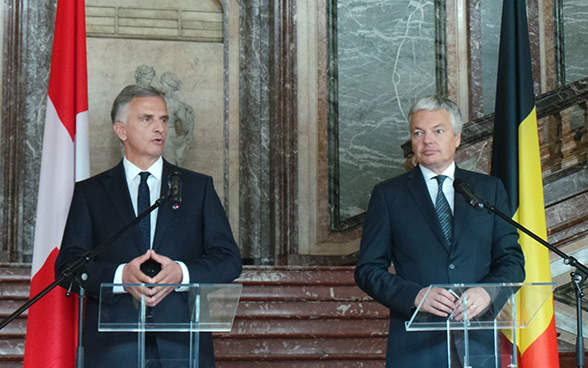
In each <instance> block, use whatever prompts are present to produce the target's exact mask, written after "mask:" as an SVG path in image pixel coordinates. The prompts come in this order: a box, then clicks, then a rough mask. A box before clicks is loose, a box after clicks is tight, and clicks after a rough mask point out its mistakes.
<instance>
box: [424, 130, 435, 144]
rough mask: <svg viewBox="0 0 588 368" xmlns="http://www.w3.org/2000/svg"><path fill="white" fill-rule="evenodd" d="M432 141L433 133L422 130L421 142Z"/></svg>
mask: <svg viewBox="0 0 588 368" xmlns="http://www.w3.org/2000/svg"><path fill="white" fill-rule="evenodd" d="M432 141H433V134H431V133H427V132H424V133H423V142H425V143H431V142H432Z"/></svg>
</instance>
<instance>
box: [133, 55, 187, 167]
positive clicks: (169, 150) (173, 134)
mask: <svg viewBox="0 0 588 368" xmlns="http://www.w3.org/2000/svg"><path fill="white" fill-rule="evenodd" d="M155 75H156V72H155V69H154V68H153V67H151V66H148V65H141V66H138V67H137V68H136V69H135V82H136V84H139V85H142V86H152V87H155V88H157V89H159V90H160V91H161V92H163V94H164V95H165V102H166V104H167V110H168V114H169V120H168V128H169V133H168V136H167V140H166V142H165V147H164V149H163V157H165V159H166V160H168V161H169V162H171V163H172V164H174V165H178V166H181V165H182V163H183V161H184V159H185V158H186V155H187V153H188V149H189V147H190V142H191V140H192V137H193V135H194V122H195V114H194V109H193V108H192V106H190V105H188V104H187V103H185V102H183V101H180V99H179V98H178V97H177V95H176V93H177V92H178V91H180V90H181V88H182V81H181V80H180V78H178V76H177V75H176V74H174V73H172V72H165V73H163V74H162V75H161V77H160V83H159V85H157V84H158V83H157V80H155Z"/></svg>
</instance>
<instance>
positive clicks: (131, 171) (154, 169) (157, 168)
mask: <svg viewBox="0 0 588 368" xmlns="http://www.w3.org/2000/svg"><path fill="white" fill-rule="evenodd" d="M123 166H124V168H125V176H126V178H127V182H131V181H132V180H133V179H135V177H136V176H137V175H139V173H140V172H142V171H149V173H150V174H151V175H153V176H154V177H155V178H156V179H157V180H159V181H161V176H162V175H163V159H162V158H161V156H160V157H159V158H158V159H157V161H155V162H154V163H153V165H151V166H150V167H149V168H148V169H147V170H141V169H139V168H138V167H137V166H135V164H133V163H132V162H131V161H129V160H128V159H127V158H126V157H124V158H123Z"/></svg>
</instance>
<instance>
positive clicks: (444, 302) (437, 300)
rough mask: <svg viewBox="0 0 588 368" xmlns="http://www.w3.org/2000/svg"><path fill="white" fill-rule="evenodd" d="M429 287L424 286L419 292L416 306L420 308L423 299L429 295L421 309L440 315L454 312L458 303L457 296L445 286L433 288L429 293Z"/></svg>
mask: <svg viewBox="0 0 588 368" xmlns="http://www.w3.org/2000/svg"><path fill="white" fill-rule="evenodd" d="M427 290H429V288H428V287H427V288H423V289H421V291H419V293H418V294H417V297H416V299H415V300H414V306H415V307H416V308H418V306H419V304H421V301H422V300H423V298H424V297H425V295H427V298H426V299H425V301H424V302H423V305H422V306H421V309H420V310H421V311H423V312H428V313H431V314H434V315H436V316H439V317H447V316H449V315H450V314H451V312H453V310H454V309H455V308H456V306H457V304H456V303H455V301H456V300H457V298H456V297H455V296H454V295H453V294H452V293H451V292H449V290H446V289H443V288H431V291H430V292H429V294H427Z"/></svg>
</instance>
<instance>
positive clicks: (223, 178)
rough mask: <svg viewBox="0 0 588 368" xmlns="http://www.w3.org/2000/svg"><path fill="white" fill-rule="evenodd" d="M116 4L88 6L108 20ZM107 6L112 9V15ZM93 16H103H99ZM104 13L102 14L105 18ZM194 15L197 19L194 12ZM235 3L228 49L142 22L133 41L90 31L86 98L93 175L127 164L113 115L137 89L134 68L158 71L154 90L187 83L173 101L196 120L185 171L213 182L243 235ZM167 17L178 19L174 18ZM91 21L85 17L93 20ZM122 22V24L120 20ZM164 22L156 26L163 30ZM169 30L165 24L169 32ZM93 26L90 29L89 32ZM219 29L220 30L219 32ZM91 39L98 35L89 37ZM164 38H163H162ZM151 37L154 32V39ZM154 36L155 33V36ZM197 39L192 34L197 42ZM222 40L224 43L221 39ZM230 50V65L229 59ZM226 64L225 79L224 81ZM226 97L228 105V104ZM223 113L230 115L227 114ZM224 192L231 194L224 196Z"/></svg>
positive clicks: (198, 5) (214, 4)
mask: <svg viewBox="0 0 588 368" xmlns="http://www.w3.org/2000/svg"><path fill="white" fill-rule="evenodd" d="M117 3H120V2H116V1H111V0H91V1H87V2H86V6H87V7H88V6H89V7H94V10H92V11H90V12H87V13H92V14H109V13H108V11H106V12H102V10H100V9H101V8H100V7H102V9H111V7H115V6H117ZM124 6H125V9H127V11H129V9H131V10H132V8H133V7H134V6H136V7H137V9H139V8H141V9H143V10H145V9H147V10H148V11H145V12H144V13H142V14H143V15H144V14H146V16H149V12H152V11H153V9H168V8H169V9H180V10H187V11H194V10H196V11H204V12H206V11H215V9H216V11H217V14H218V9H221V13H220V14H223V13H222V5H220V3H219V2H218V1H216V0H206V1H199V2H194V1H188V0H178V1H171V0H170V1H152V0H149V1H144V0H141V1H127V2H125V3H124ZM109 7H110V8H109ZM96 9H98V10H100V11H97V10H96ZM100 12H102V13H100ZM193 13H194V12H193ZM238 13H239V10H238V6H237V3H236V1H227V17H223V20H228V22H229V23H228V24H226V25H224V24H223V27H224V26H226V29H227V30H228V36H227V37H226V39H225V43H222V42H199V41H198V40H194V39H193V37H192V38H190V39H189V40H182V37H177V36H174V35H172V33H173V32H172V33H170V29H171V28H170V29H167V31H166V32H167V36H165V37H162V36H161V35H159V36H149V33H150V32H151V31H152V30H150V26H152V24H151V23H150V22H146V21H145V19H144V22H143V23H137V24H135V25H133V27H135V28H136V30H135V31H133V33H134V35H125V34H119V33H117V34H113V35H111V36H109V35H108V33H107V31H108V30H109V29H110V28H108V27H107V28H104V29H105V31H104V33H100V30H101V29H102V28H96V27H94V28H93V30H92V31H90V28H88V38H87V50H88V51H87V54H88V99H89V125H90V128H89V132H90V133H89V134H90V169H91V174H92V175H95V174H97V173H99V172H102V171H104V170H107V169H109V168H110V167H112V166H114V165H116V164H117V163H118V162H119V160H120V159H121V158H122V150H121V144H120V142H119V141H118V138H117V137H116V135H115V134H114V132H113V130H112V123H111V122H110V109H111V107H112V102H113V100H114V98H115V97H116V95H117V94H118V93H119V92H120V90H121V89H122V88H123V87H125V86H126V85H129V84H133V83H135V77H134V75H135V69H136V68H137V67H138V66H141V65H147V66H150V67H152V68H154V69H155V72H156V76H155V78H154V80H153V82H152V85H154V86H156V87H157V86H158V85H160V83H161V82H160V77H161V75H162V74H163V73H164V72H172V73H174V74H176V75H177V76H178V77H179V79H180V80H181V82H182V86H181V89H180V90H179V91H178V92H176V97H177V98H178V99H179V100H180V101H182V102H184V103H186V104H188V105H190V106H191V107H192V108H193V110H194V114H195V125H194V134H193V137H192V141H191V143H190V145H189V150H188V153H187V157H186V159H185V160H184V162H183V163H182V166H183V167H186V168H188V169H191V170H194V171H198V172H201V173H204V174H207V175H210V176H212V177H213V179H214V184H215V188H216V190H217V192H218V194H219V197H220V199H221V201H223V203H224V204H225V206H226V207H227V210H228V213H229V218H230V221H231V225H232V228H233V230H234V232H235V234H237V232H236V230H237V229H238V205H239V203H238V198H239V196H238V187H239V186H238V180H239V178H238V172H239V171H238V142H239V141H238V121H239V120H238V113H239V107H238V103H239V94H238V90H239V85H238V82H239V77H238V72H239V69H238V68H239V64H238V58H239V54H238V53H239V49H238V47H239V44H238V16H239V14H238ZM170 14H173V12H172V13H170ZM89 15H90V14H87V16H89ZM112 21H113V19H110V18H104V19H102V20H101V19H98V18H95V19H93V20H92V21H91V22H92V23H93V24H94V25H96V24H99V23H103V24H111V22H112ZM119 22H120V20H119ZM161 24H163V23H158V24H157V27H159V26H160V25H161ZM166 24H169V23H165V24H164V25H166ZM88 27H89V26H88ZM221 29H222V28H221ZM92 32H94V33H92ZM158 32H159V31H158ZM151 33H154V32H151ZM155 33H157V32H155ZM193 35H194V33H192V34H191V36H193ZM221 41H222V38H221ZM225 48H226V50H227V51H228V52H227V57H228V60H225ZM225 65H226V66H227V67H228V72H227V73H226V74H225ZM225 96H227V98H225ZM225 109H226V110H227V111H228V113H227V114H225ZM225 188H229V190H228V191H229V192H228V193H225Z"/></svg>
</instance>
